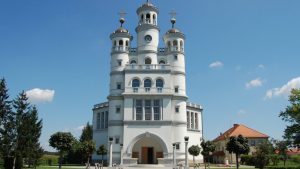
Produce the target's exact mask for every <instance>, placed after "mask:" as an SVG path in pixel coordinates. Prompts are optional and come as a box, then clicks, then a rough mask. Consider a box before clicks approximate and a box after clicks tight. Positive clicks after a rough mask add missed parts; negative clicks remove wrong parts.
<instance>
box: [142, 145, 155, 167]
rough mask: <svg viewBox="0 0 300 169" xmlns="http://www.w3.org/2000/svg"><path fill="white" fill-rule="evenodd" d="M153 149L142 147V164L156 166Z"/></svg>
mask: <svg viewBox="0 0 300 169" xmlns="http://www.w3.org/2000/svg"><path fill="white" fill-rule="evenodd" d="M153 159H154V152H153V147H142V164H154V160H153Z"/></svg>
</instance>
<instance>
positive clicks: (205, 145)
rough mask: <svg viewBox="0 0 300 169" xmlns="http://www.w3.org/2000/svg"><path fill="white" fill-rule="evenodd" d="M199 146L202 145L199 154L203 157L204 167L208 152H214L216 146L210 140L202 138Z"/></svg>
mask: <svg viewBox="0 0 300 169" xmlns="http://www.w3.org/2000/svg"><path fill="white" fill-rule="evenodd" d="M201 147H202V151H201V154H202V155H203V157H204V166H205V169H206V162H207V161H208V158H209V153H212V152H214V151H215V149H216V146H215V145H214V144H213V142H211V141H205V140H203V141H202V142H201Z"/></svg>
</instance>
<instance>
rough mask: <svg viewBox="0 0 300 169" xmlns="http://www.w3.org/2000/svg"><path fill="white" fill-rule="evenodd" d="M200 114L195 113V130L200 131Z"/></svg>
mask: <svg viewBox="0 0 300 169" xmlns="http://www.w3.org/2000/svg"><path fill="white" fill-rule="evenodd" d="M198 127H199V126H198V113H195V129H196V130H198V129H199V128H198Z"/></svg>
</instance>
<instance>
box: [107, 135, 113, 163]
mask: <svg viewBox="0 0 300 169" xmlns="http://www.w3.org/2000/svg"><path fill="white" fill-rule="evenodd" d="M108 143H109V166H108V167H112V152H113V149H112V148H113V147H112V143H113V138H112V137H109V141H108Z"/></svg>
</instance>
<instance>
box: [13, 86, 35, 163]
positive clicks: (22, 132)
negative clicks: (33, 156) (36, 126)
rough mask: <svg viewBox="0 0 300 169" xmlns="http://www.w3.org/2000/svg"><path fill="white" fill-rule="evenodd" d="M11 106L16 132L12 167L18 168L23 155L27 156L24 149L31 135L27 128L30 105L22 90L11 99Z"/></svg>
mask: <svg viewBox="0 0 300 169" xmlns="http://www.w3.org/2000/svg"><path fill="white" fill-rule="evenodd" d="M13 107H14V109H15V124H16V126H15V127H16V133H17V137H16V144H15V155H14V165H13V168H17V169H19V168H22V166H23V156H28V152H27V151H26V150H27V148H28V144H29V143H28V142H29V140H28V138H30V136H31V131H30V130H29V129H28V127H29V125H28V118H29V116H30V112H31V107H30V104H29V102H28V98H27V96H26V94H25V92H24V91H22V92H21V93H20V94H19V95H18V96H17V98H16V99H15V100H14V101H13Z"/></svg>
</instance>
